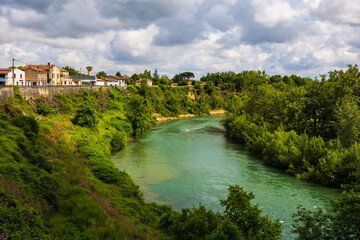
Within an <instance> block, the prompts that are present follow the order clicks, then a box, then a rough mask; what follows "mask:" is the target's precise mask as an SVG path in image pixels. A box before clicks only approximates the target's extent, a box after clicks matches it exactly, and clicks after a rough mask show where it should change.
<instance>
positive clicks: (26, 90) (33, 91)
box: [0, 86, 125, 102]
mask: <svg viewBox="0 0 360 240" xmlns="http://www.w3.org/2000/svg"><path fill="white" fill-rule="evenodd" d="M100 87H101V86H46V87H20V93H21V96H23V98H24V99H31V98H33V99H35V98H40V97H53V96H54V95H55V94H69V93H78V92H81V91H90V90H93V91H99V88H100ZM109 88H111V87H104V86H103V87H102V89H103V91H106V90H107V89H109ZM118 88H120V89H125V87H118ZM13 96H14V91H13V88H12V87H0V102H4V101H6V100H7V99H8V98H9V97H13Z"/></svg>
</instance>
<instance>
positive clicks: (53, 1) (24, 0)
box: [0, 0, 65, 12]
mask: <svg viewBox="0 0 360 240" xmlns="http://www.w3.org/2000/svg"><path fill="white" fill-rule="evenodd" d="M64 2H65V0H33V1H28V0H1V1H0V3H1V4H2V5H7V6H12V7H16V8H22V9H24V8H26V9H33V10H36V11H38V12H45V11H46V10H48V8H49V7H50V6H52V5H62V4H63V3H64Z"/></svg>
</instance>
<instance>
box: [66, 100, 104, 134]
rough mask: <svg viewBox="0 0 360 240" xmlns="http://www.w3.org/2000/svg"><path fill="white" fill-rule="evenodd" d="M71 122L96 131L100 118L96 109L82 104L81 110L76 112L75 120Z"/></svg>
mask: <svg viewBox="0 0 360 240" xmlns="http://www.w3.org/2000/svg"><path fill="white" fill-rule="evenodd" d="M71 122H72V123H73V124H75V125H79V126H81V127H87V128H93V129H96V128H97V124H98V123H99V118H98V117H97V114H96V111H95V109H93V108H92V107H91V106H89V105H87V104H82V105H81V107H80V109H78V110H77V111H76V114H75V116H74V118H72V119H71Z"/></svg>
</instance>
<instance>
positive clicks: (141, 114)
mask: <svg viewBox="0 0 360 240" xmlns="http://www.w3.org/2000/svg"><path fill="white" fill-rule="evenodd" d="M126 106H127V108H126V110H127V113H126V116H127V119H129V121H130V123H131V125H132V127H133V130H134V133H135V135H136V136H139V135H141V134H143V133H144V132H145V130H146V129H147V128H149V127H151V126H153V125H155V123H156V121H155V118H154V117H153V116H151V111H149V110H150V109H149V108H150V106H149V102H148V100H147V99H145V100H144V99H143V98H142V97H141V96H140V95H137V94H136V95H133V96H131V97H130V98H128V104H127V105H126Z"/></svg>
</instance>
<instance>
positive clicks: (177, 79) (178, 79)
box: [172, 74, 184, 83]
mask: <svg viewBox="0 0 360 240" xmlns="http://www.w3.org/2000/svg"><path fill="white" fill-rule="evenodd" d="M183 80H184V76H183V75H181V74H175V75H174V77H173V78H172V81H173V82H174V83H179V82H181V81H183Z"/></svg>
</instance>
